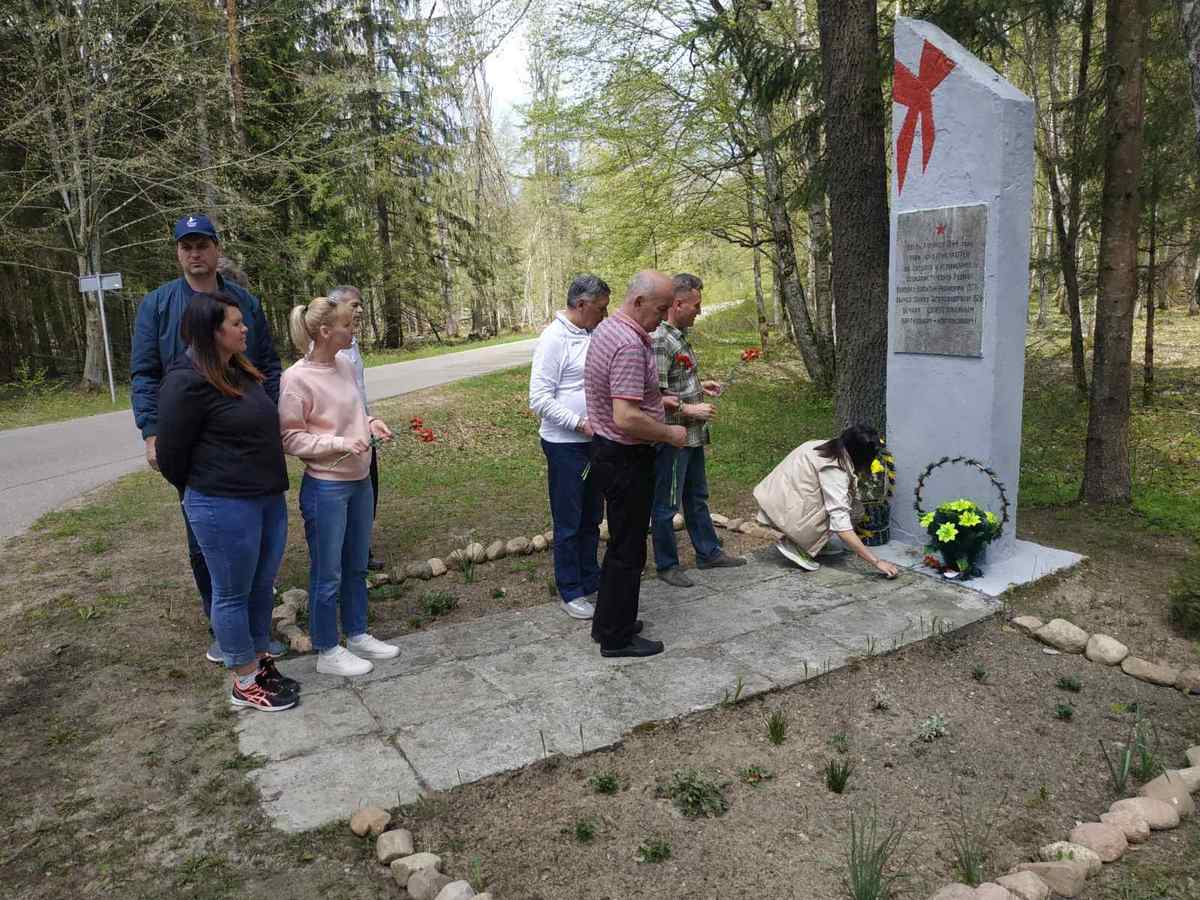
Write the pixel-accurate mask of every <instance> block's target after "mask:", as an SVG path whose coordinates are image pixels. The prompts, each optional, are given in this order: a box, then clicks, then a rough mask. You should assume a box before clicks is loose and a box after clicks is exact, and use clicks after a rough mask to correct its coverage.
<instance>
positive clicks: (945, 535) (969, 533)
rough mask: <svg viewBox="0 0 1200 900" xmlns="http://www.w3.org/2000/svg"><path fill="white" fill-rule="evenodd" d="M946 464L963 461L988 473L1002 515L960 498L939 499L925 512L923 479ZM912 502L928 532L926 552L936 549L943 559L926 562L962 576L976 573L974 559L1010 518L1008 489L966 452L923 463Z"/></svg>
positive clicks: (990, 470) (931, 558) (989, 469)
mask: <svg viewBox="0 0 1200 900" xmlns="http://www.w3.org/2000/svg"><path fill="white" fill-rule="evenodd" d="M948 464H959V465H965V466H968V467H970V468H973V469H976V470H977V471H979V472H981V473H983V474H984V475H986V476H987V478H988V480H989V481H991V483H992V486H993V487H994V488H995V489H996V492H997V493H998V494H999V495H1000V504H1001V517H1000V518H999V519H997V518H996V515H995V513H993V512H991V511H989V510H985V509H983V508H981V507H980V506H979V505H978V504H976V503H975V501H973V500H967V499H965V498H960V499H958V500H950V501H947V502H946V503H942V504H941V505H939V506H938V508H937V509H935V510H933V511H932V512H926V511H925V509H924V508H923V507H922V505H921V503H922V492H923V491H924V489H925V481H926V479H928V478H929V476H930V475H931V474H932V473H933V472H934V471H935V470H937V469H939V468H940V467H942V466H944V465H948ZM913 494H914V496H915V502H914V503H913V509H915V510H916V512H917V518H918V521H919V522H920V524H921V527H922V528H924V529H925V531H926V533H927V534H928V535H929V544H928V545H926V547H925V551H926V553H928V554H934V553H939V554H941V557H942V562H941V563H940V564H939V563H938V562H937V560H936V558H933V557H929V556H927V557H926V562H927V564H929V565H930V566H932V567H933V568H936V569H941V570H942V571H943V572H947V571H952V570H953V571H956V572H958V573H959V574H961V575H963V576H964V577H971V576H973V575H978V574H979V567H978V565H977V560H978V559H979V556H980V555H981V554H982V553H983V549H984V547H986V546H987V545H988V544H990V543H991V542H992V541H993V540H995V539H996V538H997V537H999V536H1000V533H1001V532H1002V531H1003V529H1004V526H1005V525H1006V524H1007V523H1008V521H1009V510H1010V503H1009V501H1008V491H1007V490H1006V489H1005V487H1004V483H1003V482H1002V481H1001V480H1000V478H999V477H998V476H997V475H996V473H995V472H994V471H993V470H992V469H991V468H990V467H988V466H985V465H984V464H983V463H981V462H980V461H979V460H977V459H971V458H970V457H968V456H954V457H950V456H943V457H942V458H941V459H939V460H937V461H936V462H932V463H930V464H929V465H928V466H926V467H925V470H924V471H923V472H921V474H920V476H919V477H918V478H917V487H916V490H915V491H914V492H913Z"/></svg>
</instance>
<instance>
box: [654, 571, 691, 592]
mask: <svg viewBox="0 0 1200 900" xmlns="http://www.w3.org/2000/svg"><path fill="white" fill-rule="evenodd" d="M658 578H659V580H660V581H665V582H666V583H667V584H673V585H675V587H681V588H690V587H692V584H693V583H692V579H690V578H688V577H687V576H686V575H684V574H683V569H681V568H679V566H671V568H669V569H663V570H662V571H661V572H659V573H658Z"/></svg>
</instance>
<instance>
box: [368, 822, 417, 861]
mask: <svg viewBox="0 0 1200 900" xmlns="http://www.w3.org/2000/svg"><path fill="white" fill-rule="evenodd" d="M412 853H413V836H412V832H411V831H409V830H408V829H407V828H397V829H395V830H394V831H385V832H384V833H383V834H381V835H380V836H379V838H378V839H377V840H376V841H375V856H376V857H378V859H379V861H380V862H381V863H383V864H384V865H385V866H386V865H389V864H390V863H391V861H392V860H393V859H399V858H400V857H402V856H412Z"/></svg>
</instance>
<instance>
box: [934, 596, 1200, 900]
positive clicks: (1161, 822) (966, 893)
mask: <svg viewBox="0 0 1200 900" xmlns="http://www.w3.org/2000/svg"><path fill="white" fill-rule="evenodd" d="M1054 621H1062V620H1060V619H1056V620H1054ZM1068 624H1069V623H1068ZM1186 754H1187V761H1188V764H1189V767H1188V768H1186V769H1167V770H1166V772H1165V773H1163V774H1162V775H1159V776H1158V777H1157V778H1155V779H1154V780H1153V781H1148V782H1146V784H1144V785H1142V786H1141V788H1140V789H1139V790H1138V796H1136V797H1126V798H1125V799H1122V800H1116V801H1114V802H1113V803H1112V805H1111V806H1109V808H1108V812H1106V813H1102V814H1101V815H1100V821H1099V822H1076V824H1075V827H1074V828H1073V829H1071V833H1070V834H1069V835H1068V836H1067V839H1066V840H1065V841H1055V842H1054V843H1051V844H1046V845H1045V846H1044V847H1042V848H1041V849H1040V850H1039V851H1038V859H1040V860H1041V861H1040V862H1027V863H1019V864H1018V865H1016V866H1014V867H1013V868H1012V869H1011V870H1010V871H1009V872H1008V874H1006V875H1001V876H1000V877H999V878H997V879H996V880H995V881H994V882H991V881H988V882H984V883H983V884H981V885H980V886H979V887H976V888H973V887H970V886H969V885H965V884H948V885H946V886H945V887H943V888H941V889H940V890H939V891H938V892H937V893H935V894H933V895H932V897H930V900H1047V898H1048V897H1049V896H1050V894H1051V892H1053V893H1054V895H1055V896H1062V897H1078V896H1079V895H1080V893H1081V892H1082V891H1083V889H1084V885H1085V884H1086V882H1087V879H1088V878H1090V877H1091V876H1093V875H1095V874H1096V873H1097V872H1099V871H1100V868H1101V866H1102V865H1103V864H1104V863H1112V862H1116V861H1117V860H1119V859H1120V858H1121V857H1122V856H1124V855H1125V851H1126V850H1127V849H1128V848H1129V845H1130V844H1140V843H1143V842H1145V841H1148V840H1149V839H1150V833H1151V832H1152V831H1167V830H1170V829H1172V828H1176V827H1178V826H1179V823H1180V820H1181V819H1186V818H1188V817H1190V816H1192V815H1193V814H1194V813H1195V808H1196V807H1195V801H1194V800H1193V799H1192V794H1194V793H1195V792H1196V791H1197V790H1198V789H1200V745H1197V746H1195V747H1190V748H1188V750H1187V751H1186Z"/></svg>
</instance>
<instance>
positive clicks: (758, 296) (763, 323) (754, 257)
mask: <svg viewBox="0 0 1200 900" xmlns="http://www.w3.org/2000/svg"><path fill="white" fill-rule="evenodd" d="M746 217H747V219H748V220H749V223H750V260H751V264H752V265H753V267H754V309H755V311H756V312H757V313H758V343H759V346H761V347H762V352H763V353H764V354H765V353H766V352H767V337H768V334H769V332H768V331H767V307H766V303H765V302H764V301H763V289H762V261H761V259H760V256H761V254H762V251H761V250H760V249H759V246H758V214H757V213H756V212H755V210H754V183H753V181H751V180H750V179H746Z"/></svg>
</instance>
